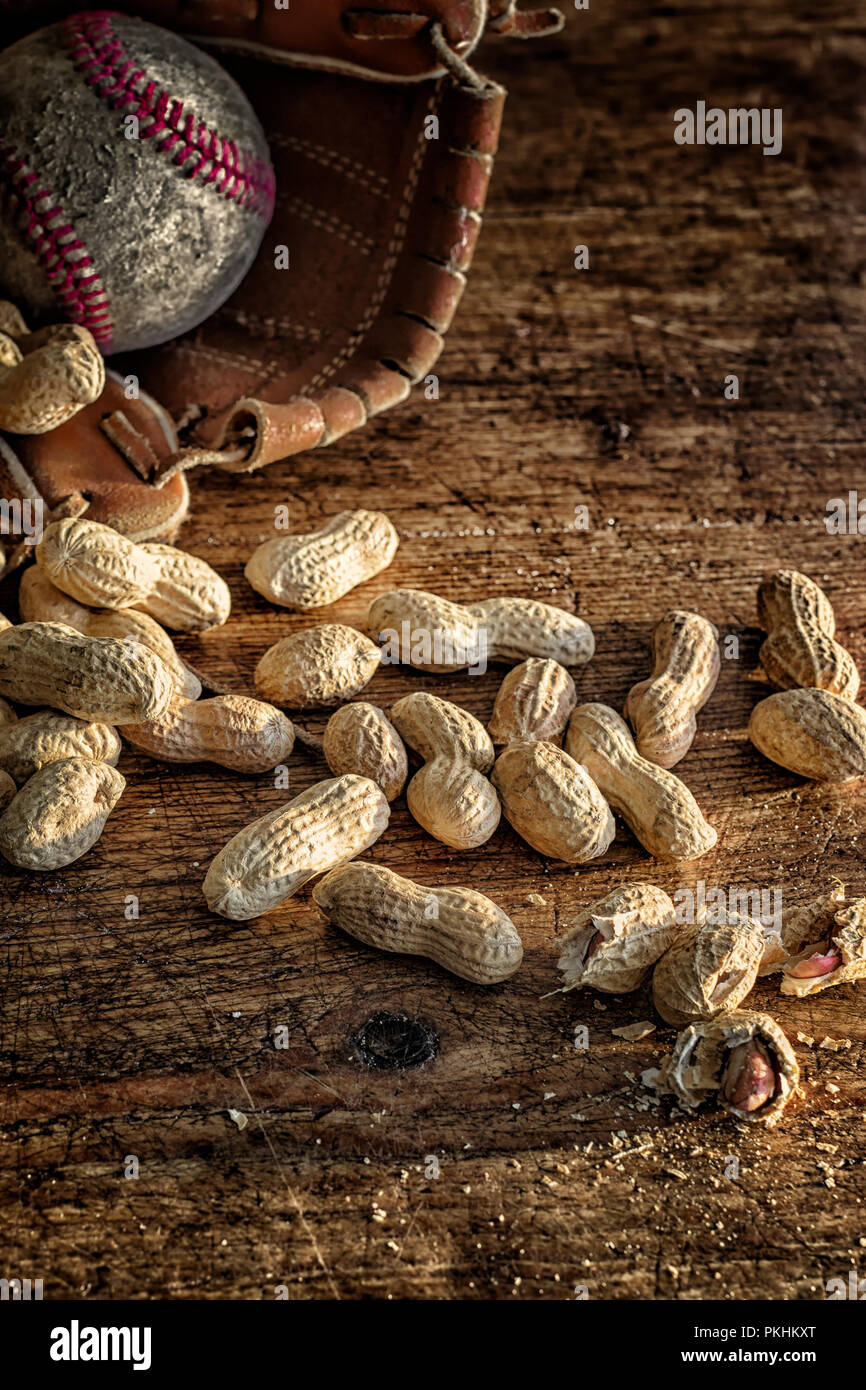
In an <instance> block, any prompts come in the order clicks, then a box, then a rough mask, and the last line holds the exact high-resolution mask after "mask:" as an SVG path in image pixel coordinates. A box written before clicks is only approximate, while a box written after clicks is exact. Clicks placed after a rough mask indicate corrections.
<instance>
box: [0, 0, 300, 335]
mask: <svg viewBox="0 0 866 1390" xmlns="http://www.w3.org/2000/svg"><path fill="white" fill-rule="evenodd" d="M273 201H274V174H273V169H272V167H271V163H270V159H269V155H268V148H267V143H266V141H265V136H264V132H263V131H262V128H261V126H260V125H259V123H258V121H257V119H256V117H255V115H254V113H253V110H252V108H251V106H250V104H249V102H248V101H247V99H246V97H245V96H244V94H243V92H242V91H241V90H240V88H239V87H238V85H237V84H236V83H235V82H234V81H233V79H232V78H231V77H229V75H228V73H227V72H225V71H224V70H223V68H221V67H220V65H219V64H218V63H216V62H214V60H213V59H212V58H210V57H209V56H208V55H207V54H206V53H203V52H201V51H200V50H199V49H197V48H195V47H194V46H193V45H192V44H190V43H187V42H186V40H185V39H181V38H178V37H177V35H175V34H170V33H169V32H168V31H167V30H165V29H161V28H159V27H158V26H157V25H155V24H146V23H144V21H142V20H140V19H131V18H129V17H127V16H126V15H119V14H114V13H111V12H108V11H103V10H89V11H86V12H83V13H81V14H73V15H70V16H69V17H68V18H67V19H65V20H63V21H62V22H61V23H59V24H52V25H50V26H49V27H48V28H46V29H40V30H39V31H38V32H37V33H35V34H30V35H29V36H28V37H27V38H25V39H22V40H21V41H20V42H19V43H16V44H13V46H12V47H11V48H8V49H6V50H5V52H3V53H2V54H0V285H2V286H3V289H4V291H5V293H6V294H7V295H8V296H9V297H10V298H12V299H14V300H16V301H17V302H18V304H19V307H20V308H22V309H24V310H25V312H27V313H28V314H30V315H33V316H34V317H35V318H36V319H37V320H39V319H43V320H50V319H55V320H56V319H57V318H58V317H60V318H63V319H69V320H72V321H73V322H74V323H80V324H83V325H84V326H85V327H86V328H88V329H89V330H90V332H91V333H92V334H93V336H94V338H95V339H96V341H97V343H98V344H99V346H100V348H101V349H102V351H103V353H106V354H108V353H112V352H123V351H128V350H129V349H131V348H142V347H150V346H152V345H153V344H154V343H162V342H165V341H166V340H167V339H169V338H174V337H176V336H177V334H179V333H183V332H184V331H185V330H186V329H189V328H192V327H194V326H195V324H197V323H200V322H201V321H202V320H203V319H205V318H207V316H208V315H209V314H212V313H213V311H214V310H215V309H216V308H218V307H219V305H220V304H222V303H223V302H224V301H225V300H226V299H227V298H228V296H229V295H230V294H231V293H232V291H233V290H234V289H235V288H236V286H237V285H238V284H239V283H240V281H241V280H242V278H243V276H244V275H245V274H246V272H247V270H248V269H249V267H250V265H251V264H252V261H253V259H254V257H255V254H256V252H257V250H258V248H259V245H260V243H261V240H262V236H263V234H264V231H265V228H266V227H267V225H268V222H269V221H270V217H271V213H272V211H273Z"/></svg>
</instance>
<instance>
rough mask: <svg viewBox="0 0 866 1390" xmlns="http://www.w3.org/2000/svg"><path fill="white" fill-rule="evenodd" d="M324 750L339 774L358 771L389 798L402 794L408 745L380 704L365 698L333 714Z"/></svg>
mask: <svg viewBox="0 0 866 1390" xmlns="http://www.w3.org/2000/svg"><path fill="white" fill-rule="evenodd" d="M322 751H323V753H324V755H325V761H326V762H327V764H328V767H329V768H330V769H331V771H332V772H333V773H334V774H335V775H336V776H339V774H340V773H342V772H356V773H357V774H358V776H359V777H369V778H371V780H372V781H374V782H375V783H376V785H377V787H381V789H382V791H383V792H384V793H385V795H386V797H387V798H388V800H389V801H393V800H394V798H395V797H398V796H399V795H400V793H401V791H402V790H403V786H404V784H405V781H406V778H407V776H408V775H409V763H408V760H407V758H406V748H405V746H404V743H403V740H402V739H401V737H400V735H399V734H398V733H397V730H396V729H395V728H394V725H393V724H392V723H391V721H390V720H389V719H387V718H386V717H385V715H384V714H383V713H382V711H381V710H380V709H378V708H377V706H376V705H369V704H366V703H365V702H364V701H362V700H359V701H358V702H357V703H356V704H352V705H343V707H342V709H338V710H336V711H335V713H334V714H332V715H331V717H330V719H329V720H328V723H327V725H326V727H325V734H324V738H323V739H322Z"/></svg>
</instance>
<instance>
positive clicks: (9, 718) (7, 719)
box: [0, 629, 18, 729]
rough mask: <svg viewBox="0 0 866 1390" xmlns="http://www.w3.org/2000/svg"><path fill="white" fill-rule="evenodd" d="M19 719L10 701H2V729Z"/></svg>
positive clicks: (0, 716) (0, 727)
mask: <svg viewBox="0 0 866 1390" xmlns="http://www.w3.org/2000/svg"><path fill="white" fill-rule="evenodd" d="M0 630H2V629H0ZM17 718H18V715H17V714H16V713H15V711H14V709H13V708H12V706H11V705H10V704H9V701H8V700H0V729H5V728H6V726H7V725H8V724H14V723H15V721H16V719H17Z"/></svg>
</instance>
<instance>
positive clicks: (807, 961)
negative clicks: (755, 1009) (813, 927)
mask: <svg viewBox="0 0 866 1390" xmlns="http://www.w3.org/2000/svg"><path fill="white" fill-rule="evenodd" d="M807 971H808V972H809V973H806V972H807ZM863 979H866V898H857V899H856V900H855V901H854V902H852V903H850V904H849V905H848V906H847V907H843V908H842V909H841V910H840V911H838V912H837V913H836V915H835V918H834V922H833V926H832V928H831V930H830V934H829V939H828V941H827V942H826V944H823V945H821V946H819V947H818V949H817V950H813V949H812V947H809V948H807V949H806V950H804V951H802V952H801V953H800V956H799V957H796V958H794V959H793V960H792V961H790V962H789V963H788V964H787V965H786V966H785V967H784V973H783V976H782V986H781V992H782V994H793V995H796V997H797V998H798V999H804V998H805V997H806V996H807V995H810V994H821V993H822V992H823V991H824V990H825V989H830V988H831V987H832V986H833V985H844V984H850V983H853V982H854V981H855V980H863Z"/></svg>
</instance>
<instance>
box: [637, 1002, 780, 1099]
mask: <svg viewBox="0 0 866 1390" xmlns="http://www.w3.org/2000/svg"><path fill="white" fill-rule="evenodd" d="M755 1042H758V1043H760V1044H761V1046H762V1047H763V1048H764V1049H765V1051H766V1053H767V1055H768V1056H769V1057H770V1059H771V1063H772V1069H773V1079H772V1087H771V1091H770V1094H769V1095H768V1096H767V1098H766V1100H765V1101H764V1103H763V1104H761V1105H760V1106H758V1107H756V1108H754V1109H752V1108H748V1107H747V1106H745V1105H743V1104H739V1105H738V1104H736V1103H735V1102H733V1101H732V1100H729V1099H728V1098H727V1097H726V1094H725V1092H726V1089H727V1088H726V1084H725V1083H726V1073H727V1070H728V1068H729V1066H730V1061H731V1056H732V1053H733V1054H735V1055H736V1053H737V1052H741V1051H742V1049H743V1048H744V1047H746V1046H747V1045H749V1044H753V1043H755ZM662 1080H663V1084H665V1085H666V1086H667V1087H668V1088H669V1089H670V1090H671V1091H673V1093H674V1095H675V1096H676V1097H677V1099H678V1100H679V1102H680V1104H681V1105H683V1106H686V1107H688V1108H689V1109H692V1110H694V1109H697V1107H698V1106H700V1105H703V1104H704V1103H705V1102H707V1101H709V1100H716V1101H717V1102H718V1103H719V1104H721V1105H722V1106H723V1107H724V1108H725V1109H726V1110H727V1111H728V1112H729V1113H730V1114H732V1115H734V1116H735V1118H736V1119H738V1120H746V1121H748V1122H749V1123H752V1124H766V1125H770V1126H772V1125H775V1124H777V1123H778V1121H779V1120H780V1118H781V1116H782V1112H783V1111H784V1109H785V1107H786V1106H787V1104H788V1102H789V1101H790V1100H791V1098H792V1096H794V1095H795V1094H796V1092H797V1087H798V1084H799V1081H800V1068H799V1067H798V1065H797V1059H796V1057H795V1056H794V1051H793V1049H792V1047H791V1044H790V1043H789V1042H788V1039H787V1038H786V1036H785V1034H784V1033H783V1032H782V1029H781V1028H780V1027H779V1025H778V1023H777V1022H776V1020H775V1019H774V1018H771V1017H770V1015H769V1014H761V1013H753V1012H751V1011H749V1010H747V1009H736V1010H732V1011H731V1012H729V1013H723V1014H720V1015H719V1016H718V1017H717V1018H714V1019H710V1020H706V1021H701V1022H696V1023H690V1024H689V1025H688V1027H687V1028H685V1029H684V1030H683V1031H682V1032H681V1033H680V1035H679V1037H678V1038H677V1040H676V1043H675V1044H674V1049H673V1052H672V1053H671V1055H670V1056H669V1057H667V1058H666V1059H665V1062H664V1063H663V1066H662Z"/></svg>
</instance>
